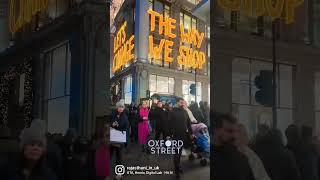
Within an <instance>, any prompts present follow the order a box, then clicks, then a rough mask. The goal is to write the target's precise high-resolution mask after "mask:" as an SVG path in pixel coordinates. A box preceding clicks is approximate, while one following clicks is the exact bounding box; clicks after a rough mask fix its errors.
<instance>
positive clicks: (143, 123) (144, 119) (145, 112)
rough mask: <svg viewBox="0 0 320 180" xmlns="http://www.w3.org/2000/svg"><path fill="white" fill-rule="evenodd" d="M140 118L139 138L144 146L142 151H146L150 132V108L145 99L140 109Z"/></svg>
mask: <svg viewBox="0 0 320 180" xmlns="http://www.w3.org/2000/svg"><path fill="white" fill-rule="evenodd" d="M139 119H140V122H139V124H138V140H139V144H140V145H141V147H142V152H145V151H146V148H147V147H146V144H147V139H148V136H149V134H150V129H149V109H148V106H147V103H146V102H145V101H144V102H143V103H142V105H141V108H140V109H139Z"/></svg>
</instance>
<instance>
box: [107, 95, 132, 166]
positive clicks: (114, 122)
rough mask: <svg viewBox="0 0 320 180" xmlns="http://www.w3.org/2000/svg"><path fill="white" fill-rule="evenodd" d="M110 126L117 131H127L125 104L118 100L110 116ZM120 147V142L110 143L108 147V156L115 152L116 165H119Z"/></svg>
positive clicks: (127, 122) (120, 158) (121, 146)
mask: <svg viewBox="0 0 320 180" xmlns="http://www.w3.org/2000/svg"><path fill="white" fill-rule="evenodd" d="M111 127H112V128H114V129H116V130H118V131H126V133H128V132H129V120H128V116H127V114H126V113H125V106H124V104H123V103H122V101H119V102H118V103H117V104H116V111H115V112H114V113H113V115H112V117H111ZM122 149H123V145H122V144H121V145H120V144H119V145H111V147H110V157H112V155H113V154H114V153H116V164H117V165H120V164H121V162H122Z"/></svg>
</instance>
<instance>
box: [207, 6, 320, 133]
mask: <svg viewBox="0 0 320 180" xmlns="http://www.w3.org/2000/svg"><path fill="white" fill-rule="evenodd" d="M212 3H213V4H212V7H214V8H212V12H213V13H214V19H211V24H212V33H211V34H212V36H213V42H214V46H213V47H212V54H213V57H212V59H213V64H212V69H213V72H212V73H213V84H212V90H213V95H212V96H213V97H212V102H213V109H214V110H215V111H221V112H232V113H233V114H234V115H235V116H236V117H237V118H238V119H239V121H240V122H241V123H243V124H244V125H246V127H247V128H248V129H249V132H250V134H251V135H254V134H255V133H257V131H258V129H257V128H258V126H259V124H267V125H269V126H272V123H273V117H272V115H273V114H272V107H270V106H268V105H263V104H261V103H260V102H259V100H257V97H256V96H257V92H258V91H259V90H260V89H259V88H258V87H257V86H256V84H255V79H256V77H257V76H259V75H260V74H261V72H263V71H268V72H272V66H273V64H272V59H273V56H272V54H273V51H272V47H273V46H272V38H271V37H272V19H271V17H268V15H267V14H264V16H259V17H257V15H256V14H254V13H253V15H252V14H251V16H248V15H246V12H244V10H242V9H241V10H237V11H228V10H226V9H225V8H222V6H221V5H220V4H218V3H217V2H216V1H213V2H212ZM310 3H313V4H312V5H311V4H310ZM317 4H318V3H317V2H315V1H313V2H311V1H304V2H303V3H302V4H300V5H299V6H297V7H295V9H294V22H293V23H291V24H287V23H286V22H285V20H286V19H285V18H284V17H281V18H280V20H277V21H275V29H276V30H275V37H276V42H275V47H276V48H275V57H276V62H277V63H276V74H277V76H276V87H277V93H276V94H277V95H276V104H277V124H276V126H277V128H279V129H280V130H281V131H282V132H284V131H285V129H286V128H287V127H288V125H289V124H293V123H294V124H298V125H299V126H300V125H307V126H310V127H313V128H314V134H315V135H319V132H320V126H319V122H320V119H319V111H318V109H319V96H320V94H319V76H318V74H319V68H320V62H319V58H320V49H319V46H318V42H319V37H318V35H317V34H318V31H319V30H318V28H317V27H318V22H319V21H316V19H317V16H318V15H317V14H319V10H316V7H318V5H317ZM253 7H255V6H253ZM312 9H314V11H313V10H312ZM282 15H284V14H282Z"/></svg>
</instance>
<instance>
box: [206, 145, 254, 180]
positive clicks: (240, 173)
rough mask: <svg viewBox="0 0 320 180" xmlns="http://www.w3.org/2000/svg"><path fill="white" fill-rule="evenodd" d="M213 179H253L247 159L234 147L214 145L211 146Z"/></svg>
mask: <svg viewBox="0 0 320 180" xmlns="http://www.w3.org/2000/svg"><path fill="white" fill-rule="evenodd" d="M212 150H213V151H212V154H211V156H213V161H212V166H211V167H212V169H213V178H212V179H214V180H254V176H253V173H252V171H251V168H250V165H249V163H248V159H247V158H246V157H245V156H244V155H243V154H242V153H240V152H239V151H238V150H237V149H236V147H234V146H232V145H229V146H221V147H220V146H219V147H217V146H214V147H213V148H212Z"/></svg>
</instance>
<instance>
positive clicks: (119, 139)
mask: <svg viewBox="0 0 320 180" xmlns="http://www.w3.org/2000/svg"><path fill="white" fill-rule="evenodd" d="M110 142H111V143H126V142H127V132H126V131H119V130H116V129H114V128H110Z"/></svg>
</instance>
